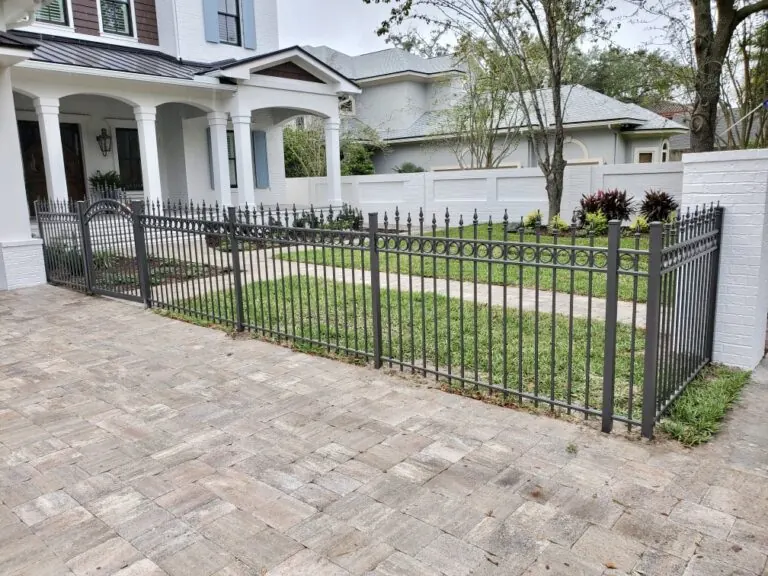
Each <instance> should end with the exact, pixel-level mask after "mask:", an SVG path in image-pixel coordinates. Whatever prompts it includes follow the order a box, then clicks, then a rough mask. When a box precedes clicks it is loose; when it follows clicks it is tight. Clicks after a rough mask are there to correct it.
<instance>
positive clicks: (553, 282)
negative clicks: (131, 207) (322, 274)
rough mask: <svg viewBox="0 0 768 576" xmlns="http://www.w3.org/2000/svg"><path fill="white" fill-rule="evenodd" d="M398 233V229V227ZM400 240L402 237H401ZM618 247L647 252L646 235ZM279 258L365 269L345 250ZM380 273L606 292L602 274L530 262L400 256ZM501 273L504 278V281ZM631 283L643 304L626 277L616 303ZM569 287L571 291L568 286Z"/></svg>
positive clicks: (484, 232) (468, 230)
mask: <svg viewBox="0 0 768 576" xmlns="http://www.w3.org/2000/svg"><path fill="white" fill-rule="evenodd" d="M401 229H402V227H401ZM447 232H448V236H449V237H451V238H457V237H459V236H460V234H463V237H464V238H474V237H475V231H474V228H473V226H465V227H464V230H463V232H460V231H459V229H458V228H450V229H448V231H447ZM412 233H413V234H414V235H416V234H418V229H417V228H414V229H413V231H412ZM436 234H437V236H438V237H445V235H446V230H445V228H442V229H440V228H439V229H438V230H437V232H436ZM425 235H427V236H431V235H432V230H431V227H430V228H429V229H425ZM404 237H405V236H404ZM477 237H478V238H480V239H485V240H487V239H488V238H489V237H490V239H492V240H503V239H505V234H504V228H503V226H502V225H494V226H493V227H491V229H490V231H489V228H488V225H487V224H486V225H481V226H478V230H477ZM520 238H521V236H520V234H519V233H512V232H510V233H507V234H506V240H507V241H510V242H519V241H520ZM523 241H524V242H526V243H536V242H537V241H538V242H539V243H541V244H554V243H555V238H554V237H553V236H551V235H548V234H542V235H539V236H538V237H537V235H535V234H532V233H528V234H525V235H523ZM556 242H557V243H558V244H567V245H571V244H572V243H573V244H575V245H577V246H589V245H590V244H592V245H594V246H606V245H607V243H608V239H607V238H605V237H594V238H588V237H583V236H580V237H576V238H573V237H572V236H571V235H570V234H566V235H565V236H562V235H560V236H558V237H557V239H556ZM621 246H622V248H626V249H640V250H647V249H648V238H647V236H642V237H637V238H635V237H624V238H622V240H621ZM528 255H529V257H530V256H531V255H532V251H529V252H528ZM570 255H571V252H570V251H569V252H564V253H563V257H562V258H565V261H564V262H563V261H561V263H564V264H569V263H570V261H569V258H570ZM278 257H279V258H283V259H290V260H293V261H299V262H309V263H310V264H320V265H329V266H331V265H332V266H336V267H342V268H349V267H352V266H353V265H354V267H355V268H356V269H360V267H361V266H363V267H364V269H366V270H369V269H370V258H369V255H368V253H367V252H361V251H357V250H346V249H342V248H340V247H335V248H333V249H331V248H318V249H316V250H311V249H309V250H306V251H304V250H299V249H296V250H293V249H292V250H291V253H290V255H289V254H287V253H283V254H282V255H280V256H278ZM584 258H585V256H584V253H581V255H578V256H576V257H575V259H576V262H577V265H581V264H582V260H583V259H584ZM380 265H381V270H382V271H389V272H390V273H397V272H400V273H409V272H410V273H412V274H413V275H415V276H425V277H429V278H432V277H436V278H450V279H452V280H463V281H465V282H466V281H469V282H474V281H475V280H477V282H480V283H491V284H504V283H506V284H507V285H509V286H518V285H521V284H522V286H524V287H526V288H535V287H536V286H538V287H539V289H541V290H553V288H554V289H555V290H556V291H558V292H565V293H571V292H573V293H574V294H579V295H584V296H586V295H589V294H590V293H591V294H592V295H593V296H594V297H597V298H601V297H604V296H605V289H606V286H605V284H606V274H605V272H604V271H597V272H591V273H590V272H584V271H575V272H572V271H570V270H566V269H558V270H555V269H553V268H547V267H537V266H532V265H531V264H530V263H523V264H522V265H521V264H519V263H515V262H514V261H512V260H510V262H509V263H508V264H501V263H498V264H496V263H492V264H488V263H478V264H477V266H475V264H474V263H473V262H471V261H463V262H460V261H457V260H449V259H446V258H444V257H440V256H438V257H436V258H433V257H432V256H425V257H424V258H422V257H420V256H412V257H409V256H407V255H401V254H382V255H381V263H380ZM627 265H628V267H631V266H632V263H627ZM637 266H638V269H639V270H642V271H647V269H648V258H647V257H646V256H644V255H641V256H640V257H639V258H638V262H637ZM505 269H506V276H505ZM635 284H637V287H636V288H637V301H638V302H645V301H646V292H647V283H646V279H645V278H644V277H638V278H635V277H633V276H630V275H626V274H620V275H619V298H620V299H621V300H628V301H631V300H634V299H635V298H634V294H635ZM571 286H573V287H571Z"/></svg>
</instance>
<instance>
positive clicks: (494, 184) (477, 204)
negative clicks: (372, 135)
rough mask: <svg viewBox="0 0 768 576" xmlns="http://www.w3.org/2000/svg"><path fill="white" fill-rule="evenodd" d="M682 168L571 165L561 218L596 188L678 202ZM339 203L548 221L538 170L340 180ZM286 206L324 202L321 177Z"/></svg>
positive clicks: (293, 181) (299, 181)
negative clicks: (536, 216)
mask: <svg viewBox="0 0 768 576" xmlns="http://www.w3.org/2000/svg"><path fill="white" fill-rule="evenodd" d="M682 182H683V165H682V163H680V162H670V163H666V164H614V165H584V166H579V165H574V166H569V167H568V168H566V171H565V185H564V190H563V201H562V205H561V214H562V215H563V217H564V218H565V219H566V220H568V219H570V217H571V214H572V213H573V211H574V209H576V208H577V207H578V205H579V200H580V199H581V197H582V195H584V194H590V193H593V192H596V191H597V190H600V189H608V188H619V189H621V190H626V191H627V192H629V194H630V195H631V196H634V198H635V202H636V204H637V205H639V203H640V201H641V200H642V198H643V196H644V195H645V192H646V190H651V189H654V190H663V191H665V192H667V193H669V194H671V195H672V196H674V197H675V198H676V199H677V200H678V202H679V201H680V200H681V199H682ZM342 199H343V201H344V202H345V203H347V204H350V205H352V206H354V207H355V208H359V209H360V210H362V211H363V212H364V213H367V212H381V213H383V212H385V211H386V212H389V213H392V212H394V210H395V207H399V209H400V212H401V214H403V215H404V216H405V215H406V214H407V213H408V212H410V213H411V214H412V216H414V217H415V216H416V215H417V214H418V211H419V208H424V211H425V213H426V214H428V215H429V217H430V218H431V215H432V214H433V213H435V214H437V215H438V220H439V219H440V215H442V214H444V213H445V210H446V209H448V210H449V211H450V213H451V214H453V215H456V214H464V215H465V217H466V216H470V215H471V214H473V213H474V211H475V210H477V213H478V216H479V217H480V218H481V219H487V218H488V216H493V217H494V219H496V218H500V217H501V216H502V215H503V214H504V210H507V212H508V214H509V217H510V219H519V218H521V217H523V216H525V215H526V214H528V213H530V212H532V211H534V210H541V213H542V214H543V215H544V216H545V218H546V217H548V202H547V192H546V182H545V179H544V176H543V175H542V174H541V171H540V170H539V169H538V168H517V169H515V168H511V169H497V170H456V171H445V172H422V173H418V174H376V175H372V176H344V177H343V178H342ZM286 202H287V203H288V204H296V205H297V206H308V205H314V206H323V205H327V204H328V188H327V185H326V179H325V178H289V179H288V180H287V193H286Z"/></svg>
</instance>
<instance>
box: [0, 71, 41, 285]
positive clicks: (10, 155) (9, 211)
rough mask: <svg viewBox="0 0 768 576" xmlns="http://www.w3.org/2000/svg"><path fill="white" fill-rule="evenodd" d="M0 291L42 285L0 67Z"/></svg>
mask: <svg viewBox="0 0 768 576" xmlns="http://www.w3.org/2000/svg"><path fill="white" fill-rule="evenodd" d="M0 142H1V143H2V151H1V152H0V175H1V176H0V177H2V191H0V290H11V289H13V288H22V287H25V286H34V285H37V284H43V283H45V268H44V266H43V251H42V242H41V241H40V240H39V239H33V238H32V234H31V231H30V226H29V221H30V214H29V210H28V209H27V194H26V188H25V186H24V168H23V166H22V163H21V146H20V145H19V130H18V127H17V124H16V110H15V109H14V105H13V89H12V87H11V69H10V68H3V67H0Z"/></svg>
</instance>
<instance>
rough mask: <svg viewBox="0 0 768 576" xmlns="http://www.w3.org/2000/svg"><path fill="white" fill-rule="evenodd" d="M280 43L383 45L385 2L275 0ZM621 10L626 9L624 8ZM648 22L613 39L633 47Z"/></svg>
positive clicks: (347, 48) (358, 50) (355, 48)
mask: <svg viewBox="0 0 768 576" xmlns="http://www.w3.org/2000/svg"><path fill="white" fill-rule="evenodd" d="M278 6H279V10H280V14H279V18H280V44H281V46H295V45H297V44H298V45H305V44H310V45H314V46H317V45H323V44H325V45H327V46H330V47H331V48H335V49H336V50H340V51H341V52H345V53H347V54H351V55H355V54H362V53H364V52H372V51H374V50H381V49H383V48H387V47H388V45H387V44H386V43H385V42H384V39H383V38H379V37H378V36H376V28H377V26H378V25H379V23H380V22H381V21H382V20H383V19H384V18H386V16H387V14H388V13H389V10H390V8H388V7H387V6H386V5H375V4H364V3H363V0H279V1H278ZM620 11H621V12H624V13H626V14H628V13H629V10H628V9H624V10H622V9H621V8H620ZM647 28H648V26H647V25H643V24H632V23H629V22H625V23H624V24H623V25H622V27H621V29H620V30H619V31H618V32H617V33H616V34H615V36H614V41H615V42H617V43H618V44H621V45H622V46H626V47H630V48H631V47H635V46H637V45H639V44H641V43H642V42H644V41H647V39H648V37H649V32H648V30H647Z"/></svg>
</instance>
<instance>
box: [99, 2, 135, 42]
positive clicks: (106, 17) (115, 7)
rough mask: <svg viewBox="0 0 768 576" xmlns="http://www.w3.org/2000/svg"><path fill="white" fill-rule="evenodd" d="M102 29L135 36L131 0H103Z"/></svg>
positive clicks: (107, 31) (110, 32) (108, 32)
mask: <svg viewBox="0 0 768 576" xmlns="http://www.w3.org/2000/svg"><path fill="white" fill-rule="evenodd" d="M100 5H101V29H102V31H103V32H105V33H107V34H120V35H121V36H133V22H132V21H131V0H101V2H100Z"/></svg>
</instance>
